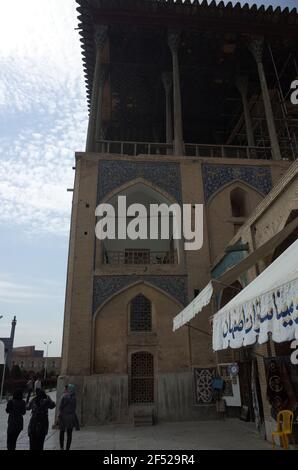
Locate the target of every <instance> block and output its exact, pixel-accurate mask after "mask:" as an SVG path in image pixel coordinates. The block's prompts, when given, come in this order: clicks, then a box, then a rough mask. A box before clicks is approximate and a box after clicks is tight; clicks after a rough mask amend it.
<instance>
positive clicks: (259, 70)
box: [59, 0, 298, 424]
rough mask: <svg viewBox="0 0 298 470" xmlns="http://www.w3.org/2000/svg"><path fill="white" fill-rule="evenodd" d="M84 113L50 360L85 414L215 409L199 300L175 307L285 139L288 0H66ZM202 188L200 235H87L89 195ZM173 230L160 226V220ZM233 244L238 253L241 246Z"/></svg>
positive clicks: (165, 193)
mask: <svg viewBox="0 0 298 470" xmlns="http://www.w3.org/2000/svg"><path fill="white" fill-rule="evenodd" d="M77 3H78V4H79V6H78V13H79V29H80V36H81V42H82V48H83V53H82V54H83V62H84V69H85V75H86V86H87V100H88V104H89V111H90V118H89V127H88V135H87V146H86V150H85V152H78V153H77V154H76V170H75V173H76V174H75V185H74V195H73V206H72V222H71V233H70V247H69V261H68V280H67V290H66V304H65V320H64V338H63V354H62V355H63V357H62V375H61V377H60V380H59V390H60V391H61V390H62V388H63V385H64V383H65V382H67V381H71V382H74V383H76V384H77V387H78V399H79V400H78V402H79V414H80V418H81V421H82V422H83V423H89V424H90V423H93V424H94V423H105V422H129V421H131V420H132V419H133V418H134V417H136V416H138V414H142V413H145V411H144V410H146V412H147V413H148V414H151V413H152V414H153V416H154V417H155V419H158V420H162V419H164V420H177V419H192V418H196V419H200V418H202V417H206V416H214V414H215V406H214V403H213V402H212V399H211V398H210V393H209V392H210V379H211V377H212V374H213V371H214V367H215V365H216V357H215V354H214V353H213V351H212V345H211V327H210V323H209V317H210V315H211V313H212V310H211V308H209V309H206V311H204V312H202V314H201V315H198V316H197V317H196V318H195V319H194V320H193V321H192V322H191V323H190V324H188V325H187V326H185V327H183V328H180V329H179V330H178V331H177V332H175V333H174V332H173V329H172V323H173V318H174V317H175V316H176V315H177V314H178V313H179V312H180V311H181V310H182V309H183V308H184V306H186V305H187V304H188V303H189V301H191V300H192V299H193V298H194V295H195V294H196V293H198V292H199V291H200V290H201V289H202V288H203V287H204V286H205V285H206V284H207V283H208V281H209V279H210V274H211V267H212V265H213V264H214V261H215V260H216V258H217V257H218V256H219V255H220V254H221V253H222V251H223V250H224V249H225V247H226V245H227V243H228V242H229V241H230V239H232V238H233V236H234V234H235V233H236V232H237V231H238V229H239V228H240V227H241V225H242V224H243V223H244V222H245V220H246V219H247V217H248V216H249V214H251V213H252V211H253V210H254V208H255V207H256V206H257V205H258V204H259V203H260V202H261V201H262V199H263V198H264V196H266V195H267V194H268V193H269V191H270V190H271V189H272V187H273V186H274V185H275V184H277V182H278V181H279V180H280V178H281V176H282V175H283V174H284V173H285V172H286V170H287V169H288V167H289V165H290V162H291V160H294V159H295V157H296V155H297V140H296V139H297V138H298V128H297V108H296V107H295V106H293V105H292V104H291V102H290V99H289V97H290V95H289V88H290V84H291V81H292V80H293V79H294V78H295V77H296V75H297V62H296V61H295V57H296V58H297V39H298V28H297V26H298V15H297V12H296V10H294V11H292V12H289V11H288V9H285V10H284V11H281V9H276V10H273V8H271V7H269V8H267V9H266V10H265V8H264V7H261V8H259V9H258V8H257V7H256V6H253V7H251V8H250V7H248V6H247V5H245V6H243V7H241V6H240V4H237V5H236V6H234V7H233V6H232V5H231V3H229V4H228V5H227V6H224V4H223V2H221V3H220V4H219V5H216V4H215V2H212V3H211V4H210V5H208V4H207V2H206V1H203V2H202V3H201V4H199V2H197V1H195V2H192V3H191V2H190V1H185V2H182V1H180V2H173V1H167V2H166V1H162V2H161V1H157V0H147V1H146V0H144V1H138V0H131V1H127V0H115V1H111V0H89V1H85V0H77ZM119 195H125V196H127V201H128V204H130V203H134V202H141V203H142V204H144V205H145V206H148V205H149V204H151V203H167V204H171V203H178V204H191V205H194V204H204V244H203V248H202V249H201V250H199V251H194V252H192V251H185V250H184V247H183V243H182V242H181V243H180V242H177V240H174V239H173V237H172V236H170V238H169V240H162V239H158V240H148V241H144V240H136V241H134V242H133V241H131V240H129V241H128V240H105V241H103V242H100V241H99V240H98V239H96V237H95V224H96V217H95V209H96V207H97V205H98V204H99V203H101V202H110V203H111V204H113V205H114V206H115V207H116V206H117V201H116V200H117V196H119ZM171 235H172V234H171ZM238 255H239V256H241V253H238Z"/></svg>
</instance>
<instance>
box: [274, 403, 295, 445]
mask: <svg viewBox="0 0 298 470" xmlns="http://www.w3.org/2000/svg"><path fill="white" fill-rule="evenodd" d="M293 419H294V414H293V412H292V411H290V410H283V411H280V412H279V413H278V415H277V430H276V431H275V432H273V433H272V447H273V449H275V440H274V438H275V437H279V439H280V442H281V445H282V447H283V449H288V448H289V441H288V436H290V435H291V434H292V429H293Z"/></svg>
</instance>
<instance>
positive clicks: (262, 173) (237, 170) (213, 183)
mask: <svg viewBox="0 0 298 470" xmlns="http://www.w3.org/2000/svg"><path fill="white" fill-rule="evenodd" d="M202 173H203V182H204V193H205V201H206V202H208V200H209V199H210V198H211V196H212V195H213V194H214V193H215V192H216V191H217V190H218V189H220V188H221V187H222V186H224V185H225V184H227V183H231V182H232V181H235V180H240V181H243V182H244V183H247V184H249V185H250V186H252V187H253V188H255V189H256V190H257V191H260V192H261V193H263V194H264V195H266V194H268V193H269V191H270V190H271V188H272V179H271V169H270V167H267V166H266V167H263V166H248V165H245V166H244V165H241V166H240V165H232V166H231V165H210V164H204V165H202Z"/></svg>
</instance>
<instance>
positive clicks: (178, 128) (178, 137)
mask: <svg viewBox="0 0 298 470" xmlns="http://www.w3.org/2000/svg"><path fill="white" fill-rule="evenodd" d="M168 45H169V48H170V50H171V53H172V62H173V95H174V145H175V151H174V153H175V155H183V154H184V145H183V126H182V104H181V88H180V71H179V59H178V50H179V45H180V32H179V31H176V30H169V32H168Z"/></svg>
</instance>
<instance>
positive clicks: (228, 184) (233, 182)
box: [207, 179, 265, 207]
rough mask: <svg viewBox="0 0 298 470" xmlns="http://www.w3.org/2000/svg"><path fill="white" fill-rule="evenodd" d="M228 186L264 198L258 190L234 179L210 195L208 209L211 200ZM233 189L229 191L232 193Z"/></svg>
mask: <svg viewBox="0 0 298 470" xmlns="http://www.w3.org/2000/svg"><path fill="white" fill-rule="evenodd" d="M229 186H233V187H235V188H237V187H239V188H241V189H243V190H244V191H245V190H246V191H254V192H255V193H257V194H259V195H260V196H262V198H264V197H265V194H263V193H262V192H261V191H259V190H258V189H256V188H255V187H253V186H252V185H250V184H248V183H247V182H246V181H242V180H241V179H235V180H233V181H229V182H228V183H226V184H224V185H223V186H221V187H220V188H218V190H217V191H216V192H215V193H213V194H212V196H211V197H210V199H209V200H208V202H207V206H208V207H209V206H210V205H211V204H212V202H213V200H214V199H215V198H216V197H217V196H218V195H219V194H220V193H221V192H222V191H224V190H225V189H227V188H228V187H229ZM232 189H233V188H231V191H232Z"/></svg>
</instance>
